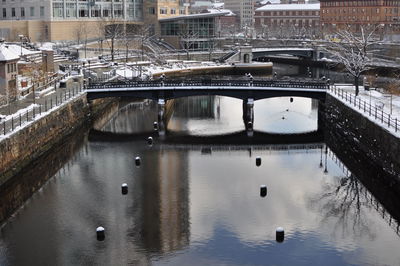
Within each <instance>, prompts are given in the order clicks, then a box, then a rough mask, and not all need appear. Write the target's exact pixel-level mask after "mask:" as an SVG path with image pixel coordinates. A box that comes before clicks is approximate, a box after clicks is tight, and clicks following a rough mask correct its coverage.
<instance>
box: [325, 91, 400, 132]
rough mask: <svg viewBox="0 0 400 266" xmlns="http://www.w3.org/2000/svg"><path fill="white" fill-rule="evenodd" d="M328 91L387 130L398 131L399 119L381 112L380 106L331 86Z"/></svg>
mask: <svg viewBox="0 0 400 266" xmlns="http://www.w3.org/2000/svg"><path fill="white" fill-rule="evenodd" d="M330 91H331V92H332V93H334V94H335V95H337V96H338V97H339V98H340V99H342V100H345V101H346V102H348V103H350V104H351V105H352V106H354V107H355V108H357V109H358V110H360V111H362V112H363V113H365V114H367V115H368V116H369V117H372V118H374V119H375V120H376V121H379V122H381V123H382V124H384V125H386V126H387V127H388V128H393V129H394V131H395V132H397V131H398V130H399V129H400V128H399V127H400V121H399V119H398V118H397V117H394V116H393V115H392V114H390V113H386V112H385V111H383V107H382V106H377V105H374V106H373V105H372V104H370V103H368V102H366V101H365V100H362V99H360V97H357V96H356V95H355V94H352V93H349V92H347V91H345V90H343V89H341V88H337V87H336V86H331V87H330Z"/></svg>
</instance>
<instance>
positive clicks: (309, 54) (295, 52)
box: [252, 47, 318, 60]
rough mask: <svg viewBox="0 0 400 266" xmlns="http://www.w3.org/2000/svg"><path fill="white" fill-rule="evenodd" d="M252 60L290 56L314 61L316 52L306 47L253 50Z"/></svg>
mask: <svg viewBox="0 0 400 266" xmlns="http://www.w3.org/2000/svg"><path fill="white" fill-rule="evenodd" d="M252 52H253V60H254V59H257V58H260V57H267V56H271V55H291V56H297V57H302V58H309V59H316V58H317V54H318V52H317V50H315V49H314V48H307V47H292V48H290V47H281V48H253V49H252Z"/></svg>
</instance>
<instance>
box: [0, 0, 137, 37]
mask: <svg viewBox="0 0 400 266" xmlns="http://www.w3.org/2000/svg"><path fill="white" fill-rule="evenodd" d="M101 19H108V20H109V19H113V20H114V21H116V20H117V21H123V22H128V23H135V22H142V21H143V0H18V1H17V0H1V5H0V37H3V38H7V39H14V40H15V39H18V38H17V37H18V35H21V34H22V35H25V36H29V37H30V39H32V40H33V41H44V40H73V39H75V38H74V37H75V36H74V35H76V34H78V33H77V32H78V31H79V30H82V29H83V28H86V29H87V33H85V34H88V35H93V34H94V31H95V30H96V29H95V27H96V25H97V24H98V21H99V20H101Z"/></svg>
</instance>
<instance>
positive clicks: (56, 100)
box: [0, 84, 83, 135]
mask: <svg viewBox="0 0 400 266" xmlns="http://www.w3.org/2000/svg"><path fill="white" fill-rule="evenodd" d="M82 91H83V87H82V86H81V85H80V84H79V86H77V87H74V88H69V89H62V90H60V91H59V92H57V93H56V94H55V95H51V96H46V97H45V98H44V99H41V102H39V103H36V104H35V105H34V106H33V107H32V109H29V110H27V111H25V112H19V113H16V114H14V115H9V116H8V117H7V118H6V119H4V120H2V121H1V122H0V131H1V132H0V135H7V134H9V133H11V132H13V131H14V130H17V129H18V128H20V127H22V126H24V125H26V124H27V123H30V122H32V121H34V120H35V119H36V118H37V117H40V116H41V115H42V114H43V113H46V112H48V111H49V110H51V109H53V108H54V107H57V106H60V105H61V104H63V103H65V102H67V101H69V100H70V99H71V98H73V97H75V96H76V95H77V94H79V93H81V92H82ZM39 100H40V99H39Z"/></svg>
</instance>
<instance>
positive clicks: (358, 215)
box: [309, 174, 374, 238]
mask: <svg viewBox="0 0 400 266" xmlns="http://www.w3.org/2000/svg"><path fill="white" fill-rule="evenodd" d="M366 193H367V192H366V188H365V187H364V186H363V185H362V184H361V182H360V181H359V180H358V179H357V178H356V177H355V176H354V175H352V174H350V175H349V176H342V177H338V176H337V177H335V178H334V183H326V184H324V186H323V192H321V194H318V195H316V196H315V197H311V198H310V201H309V203H310V204H311V206H312V207H316V208H317V210H318V211H319V212H320V214H321V218H322V220H321V223H327V222H328V220H330V219H333V220H334V221H336V222H335V225H334V232H338V231H339V230H338V229H340V228H341V229H342V232H343V233H344V234H345V233H349V232H348V230H351V231H353V233H354V234H357V235H365V234H367V235H369V237H370V238H373V237H374V235H373V234H372V233H371V232H370V230H369V226H368V220H367V219H366V215H365V212H366V211H368V209H369V208H370V207H371V203H370V202H369V200H368V198H367V197H366Z"/></svg>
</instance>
